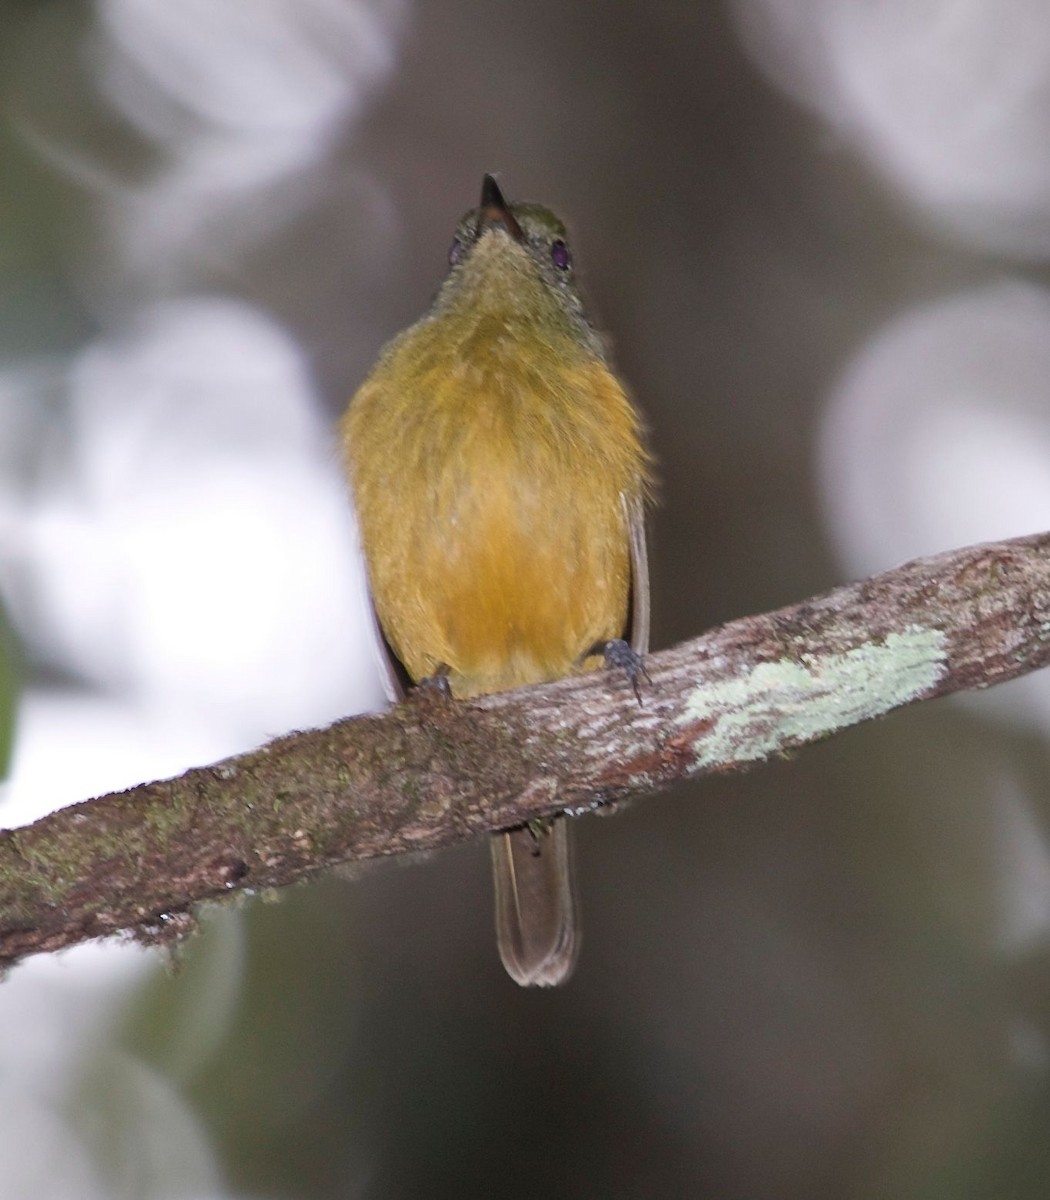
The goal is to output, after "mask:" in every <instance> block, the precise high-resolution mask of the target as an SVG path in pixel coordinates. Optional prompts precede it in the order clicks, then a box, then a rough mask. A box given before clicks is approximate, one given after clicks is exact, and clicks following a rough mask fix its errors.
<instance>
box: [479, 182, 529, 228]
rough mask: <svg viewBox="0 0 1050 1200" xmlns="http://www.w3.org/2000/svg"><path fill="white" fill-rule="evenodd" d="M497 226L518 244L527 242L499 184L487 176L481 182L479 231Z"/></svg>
mask: <svg viewBox="0 0 1050 1200" xmlns="http://www.w3.org/2000/svg"><path fill="white" fill-rule="evenodd" d="M495 225H501V226H502V227H503V228H504V229H505V230H506V232H507V233H509V234H510V236H511V237H512V238H513V239H514V240H515V241H516V242H523V241H524V240H525V234H524V233H523V232H522V228H521V226H520V225H519V224H518V222H517V221H516V220H515V219H514V214H513V213H512V212H511V211H510V209H509V208H508V207H507V202H506V200H504V199H503V193H502V192H501V191H500V190H499V184H498V183H497V182H496V181H495V179H493V177H492V176H491V175H486V176H485V178H484V179H483V180H482V181H481V220H480V222H479V226H478V229H479V232H483V231H484V230H485V229H486V228H490V227H492V226H495Z"/></svg>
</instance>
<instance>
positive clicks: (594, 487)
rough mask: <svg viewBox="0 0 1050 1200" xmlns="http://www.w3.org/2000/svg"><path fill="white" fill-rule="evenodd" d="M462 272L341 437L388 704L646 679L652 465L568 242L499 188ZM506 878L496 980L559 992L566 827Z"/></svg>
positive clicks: (549, 217)
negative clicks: (428, 688) (642, 673)
mask: <svg viewBox="0 0 1050 1200" xmlns="http://www.w3.org/2000/svg"><path fill="white" fill-rule="evenodd" d="M449 264H450V269H449V272H448V275H447V277H446V279H445V281H444V283H443V284H442V286H441V289H440V291H439V292H438V294H437V297H436V298H435V300H434V302H433V304H432V306H431V308H430V311H429V312H428V313H427V314H426V315H425V316H424V317H423V318H422V319H421V320H419V321H417V322H416V324H415V325H413V326H411V327H410V328H409V329H406V330H405V331H404V332H403V333H402V334H400V336H398V337H396V338H395V339H394V340H393V341H392V342H390V343H389V344H388V345H387V346H385V347H384V349H383V350H382V352H381V353H380V356H379V361H378V362H377V363H376V365H375V367H374V369H373V370H372V373H371V374H370V375H369V376H368V378H367V379H366V380H365V382H364V383H363V384H362V385H361V387H360V389H359V390H358V392H357V394H356V395H355V396H354V398H353V400H352V401H351V402H350V406H349V408H348V409H347V412H346V415H345V416H344V418H343V420H342V425H341V435H342V442H343V449H344V454H345V463H346V469H347V473H348V476H349V479H350V485H351V489H352V492H353V497H354V503H355V506H356V509H357V516H358V521H359V525H360V531H361V540H362V544H363V547H364V552H365V558H366V561H367V568H368V578H369V586H370V591H371V598H372V604H373V608H374V612H375V616H376V620H377V623H378V627H379V631H380V633H381V635H382V641H383V645H384V647H385V650H386V651H387V654H388V657H387V660H386V665H387V668H388V671H387V682H388V684H389V689H390V691H391V694H392V695H404V687H405V686H411V685H412V684H415V683H419V682H420V681H422V680H427V679H439V680H443V681H444V684H445V685H447V687H448V689H450V690H451V693H452V695H453V696H454V697H458V698H464V697H470V696H479V695H484V694H485V693H488V692H499V691H504V690H506V689H509V688H515V687H520V686H523V685H525V684H530V683H540V682H542V681H545V680H551V679H557V678H560V677H562V676H565V675H569V674H572V673H574V672H578V671H581V670H588V669H592V668H594V667H597V666H599V665H600V664H601V662H602V660H603V657H604V659H605V661H607V662H609V663H611V664H618V665H620V666H626V667H627V668H628V671H629V672H631V673H632V680H633V681H635V682H636V679H637V671H638V669H639V668H640V664H641V658H640V656H641V655H643V654H644V653H645V652H646V650H647V648H648V645H647V644H648V638H649V580H648V570H647V565H646V550H645V530H644V524H643V516H644V513H643V509H644V506H645V502H646V500H647V497H648V494H649V483H650V460H649V456H648V454H647V452H646V449H645V446H644V442H643V435H642V428H641V421H640V419H639V416H638V414H637V412H636V411H635V409H634V407H633V405H632V403H631V401H630V399H629V398H628V395H627V393H626V391H625V390H624V387H623V385H622V384H621V383H620V381H619V379H618V378H617V377H616V375H615V373H614V371H613V368H612V366H611V364H610V361H609V356H608V352H607V348H606V345H605V342H604V341H603V339H602V337H601V335H600V334H599V333H598V332H597V330H596V329H595V328H594V326H593V325H592V324H591V322H590V320H589V319H588V317H587V314H586V312H585V310H584V307H583V304H582V302H581V299H580V295H579V292H578V291H577V287H576V282H575V275H574V271H573V263H572V255H571V253H570V250H569V246H568V242H567V240H566V231H565V227H564V226H563V225H562V223H561V221H559V220H558V218H557V217H556V216H555V215H554V214H553V213H551V212H550V211H548V210H547V209H546V208H541V207H540V206H539V205H537V204H508V203H507V202H506V201H505V200H504V198H503V195H502V193H501V191H500V189H499V186H498V185H497V183H496V181H495V179H493V177H492V176H491V175H486V176H485V179H484V182H483V184H482V189H481V204H480V206H479V207H478V208H475V209H472V210H471V211H470V212H468V213H467V214H466V216H464V217H463V219H462V220H461V221H460V223H459V226H458V227H457V229H456V232H455V235H454V237H453V240H452V247H451V250H450V252H449ZM628 642H629V645H628ZM492 864H493V869H494V874H495V890H496V932H497V938H498V942H499V951H500V956H501V957H502V959H503V964H504V966H505V967H506V968H507V971H508V972H509V973H510V975H511V976H512V978H513V979H515V980H516V981H517V982H518V983H520V984H522V985H526V986H527V985H539V986H545V987H551V986H554V985H556V984H559V983H563V982H564V981H565V980H566V979H567V978H568V977H569V975H570V974H571V973H572V969H573V967H574V965H575V962H576V955H577V952H578V949H579V925H578V919H577V910H576V894H575V888H574V885H573V880H572V875H571V867H572V863H571V857H570V849H569V830H568V818H566V817H565V816H560V817H555V818H554V819H553V820H551V821H547V822H532V823H530V824H529V825H528V826H526V827H523V828H519V829H516V830H511V831H509V832H506V833H501V834H497V835H496V836H495V837H494V838H493V842H492Z"/></svg>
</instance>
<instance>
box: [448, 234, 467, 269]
mask: <svg viewBox="0 0 1050 1200" xmlns="http://www.w3.org/2000/svg"><path fill="white" fill-rule="evenodd" d="M462 257H463V243H462V242H461V241H460V240H459V238H453V239H452V245H451V246H449V248H448V265H449V266H450V267H454V266H455V265H456V263H458V262H459V260H460V259H461V258H462Z"/></svg>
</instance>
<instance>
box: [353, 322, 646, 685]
mask: <svg viewBox="0 0 1050 1200" xmlns="http://www.w3.org/2000/svg"><path fill="white" fill-rule="evenodd" d="M442 325H443V323H442V322H441V321H440V320H436V319H434V318H428V319H425V320H424V321H422V322H420V323H419V324H418V325H416V326H414V327H413V328H412V329H410V330H408V331H407V332H406V333H405V334H403V335H402V336H401V337H400V338H399V339H397V340H396V341H395V342H394V343H392V344H391V346H390V347H389V348H388V349H387V351H386V352H385V353H384V355H383V356H382V357H381V359H380V362H379V364H378V366H377V367H376V369H375V370H374V371H373V373H372V375H371V376H370V377H369V378H368V379H367V380H366V381H365V383H364V384H363V385H362V387H361V389H360V390H359V392H358V393H357V395H356V396H355V397H354V400H353V401H352V403H351V405H350V408H349V410H348V412H347V414H346V416H345V418H344V421H343V427H342V432H343V439H344V448H345V453H346V456H347V465H348V471H349V475H350V479H351V482H352V487H353V493H354V500H355V504H356V508H357V514H358V520H359V523H360V528H361V536H362V542H363V545H364V550H365V555H366V559H367V563H368V573H369V580H370V585H371V589H372V595H373V601H374V603H375V607H376V612H377V615H378V617H379V621H380V623H381V625H382V627H383V630H384V633H385V634H386V637H387V639H388V641H389V642H390V644H391V646H392V647H393V649H394V650H395V652H396V653H397V654H398V656H399V658H400V659H401V661H402V662H403V663H404V664H405V667H406V668H407V670H408V672H409V674H410V675H411V676H412V677H413V678H414V679H417V680H418V679H420V678H423V677H425V676H428V675H432V674H434V673H435V672H436V671H437V670H438V669H439V668H441V667H446V668H448V670H449V681H450V683H451V685H452V690H453V692H454V694H456V695H459V696H469V695H477V694H480V693H484V692H492V691H500V690H503V689H505V688H510V687H515V686H519V685H522V684H525V683H532V682H539V681H541V680H546V679H552V678H557V677H559V676H562V675H565V674H568V673H570V672H571V671H572V670H573V669H574V668H576V666H577V665H578V663H579V662H580V660H581V658H582V656H583V655H585V654H586V652H587V650H588V649H589V648H590V647H591V646H592V645H594V643H596V642H599V641H605V640H607V639H609V638H614V637H620V636H622V634H623V631H624V625H625V621H626V615H627V605H628V587H629V575H630V562H629V556H630V552H629V535H628V529H627V519H626V516H625V513H624V506H623V502H622V498H623V497H627V498H636V497H639V496H640V495H641V494H642V492H643V490H644V488H645V481H646V476H647V461H646V456H645V452H644V450H643V448H642V443H641V438H640V430H639V423H638V418H637V416H636V414H635V412H634V409H633V408H632V406H631V404H630V401H629V400H628V398H627V396H626V394H625V393H624V390H623V388H622V387H621V385H620V384H619V382H618V381H617V379H616V378H615V376H614V375H613V374H612V373H611V372H610V370H609V368H608V367H607V366H606V364H605V363H604V362H602V361H601V360H600V359H598V358H596V357H595V356H594V355H592V354H589V353H587V352H585V351H583V350H581V348H580V347H579V346H578V345H576V344H574V343H572V342H571V341H568V340H566V342H565V344H564V345H550V344H549V343H542V344H529V343H528V342H527V341H526V342H523V340H522V337H521V336H520V335H518V336H514V334H513V333H512V332H511V330H510V328H509V327H508V326H507V324H506V323H504V322H501V321H500V320H499V318H498V316H492V315H491V314H490V316H489V317H487V318H485V319H482V320H479V321H477V322H475V323H474V324H472V325H471V326H470V327H469V328H466V329H463V330H462V331H460V336H458V337H450V333H449V330H448V329H447V328H442Z"/></svg>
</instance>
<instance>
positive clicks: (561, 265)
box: [551, 238, 572, 271]
mask: <svg viewBox="0 0 1050 1200" xmlns="http://www.w3.org/2000/svg"><path fill="white" fill-rule="evenodd" d="M551 262H552V263H554V265H555V266H556V267H557V268H558V270H559V271H567V270H568V269H569V264H570V263H571V262H572V255H571V254H570V253H569V247H568V246H566V244H565V243H564V242H563V241H562V240H561V238H558V240H557V241H555V242H551Z"/></svg>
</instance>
